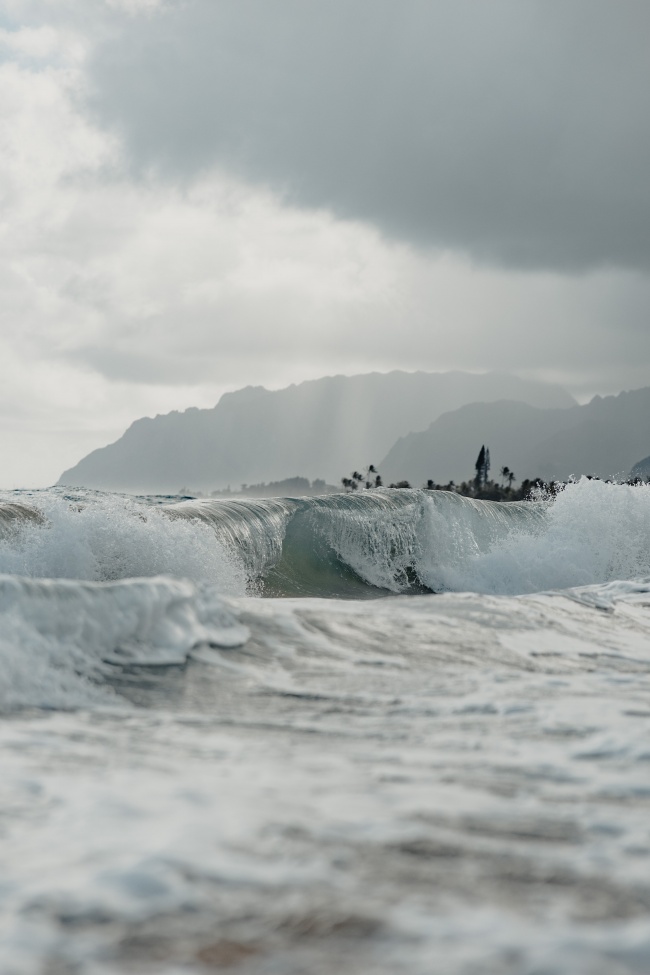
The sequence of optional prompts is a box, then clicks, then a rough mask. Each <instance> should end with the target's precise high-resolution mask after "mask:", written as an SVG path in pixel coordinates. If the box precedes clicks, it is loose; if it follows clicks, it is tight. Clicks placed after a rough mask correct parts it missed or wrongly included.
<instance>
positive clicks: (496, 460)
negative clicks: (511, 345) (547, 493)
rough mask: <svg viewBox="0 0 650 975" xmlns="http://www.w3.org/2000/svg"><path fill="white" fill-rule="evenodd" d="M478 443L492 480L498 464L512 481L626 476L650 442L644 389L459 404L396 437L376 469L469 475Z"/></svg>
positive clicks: (388, 476)
mask: <svg viewBox="0 0 650 975" xmlns="http://www.w3.org/2000/svg"><path fill="white" fill-rule="evenodd" d="M481 444H485V445H486V446H487V447H489V448H490V452H491V457H492V476H493V477H496V478H497V479H498V471H499V470H500V468H501V467H503V466H508V467H509V468H510V469H511V470H513V471H514V472H515V474H516V476H517V480H520V479H521V478H524V477H528V478H531V479H533V478H536V477H541V478H542V479H543V480H546V481H551V480H566V479H567V478H569V477H571V476H580V475H582V474H592V475H596V476H598V477H603V478H608V477H613V476H622V477H626V476H627V474H628V472H629V471H630V469H631V468H632V467H633V466H634V463H635V461H636V460H637V459H638V457H639V456H643V455H644V453H647V452H648V448H649V447H650V387H642V388H641V389H638V390H629V391H624V392H621V393H619V394H617V395H616V396H606V397H601V396H595V397H594V398H593V399H592V400H591V401H590V402H589V403H585V404H583V405H581V406H580V405H575V406H572V407H569V408H568V409H540V408H538V407H535V406H530V405H528V404H524V403H519V402H516V401H508V400H501V401H495V402H492V403H472V404H467V406H463V407H461V408H460V409H458V410H453V411H449V412H447V413H444V414H442V415H441V416H440V417H438V418H437V419H436V420H434V421H433V423H431V424H430V425H429V427H428V428H427V430H424V431H421V432H415V433H410V434H408V435H406V436H404V437H401V438H400V439H399V440H398V441H397V442H396V443H395V444H394V446H393V447H392V448H391V450H390V451H388V453H387V454H386V456H385V457H384V458H383V460H382V461H381V463H380V465H379V467H380V470H381V472H382V474H383V475H384V479H385V480H386V481H389V480H397V479H403V478H406V479H408V480H410V481H411V482H412V483H415V484H418V483H423V482H425V481H426V480H428V479H429V478H431V479H433V480H435V481H437V482H439V483H447V482H448V481H449V480H454V481H456V482H460V481H463V480H471V478H472V477H473V476H474V471H473V462H474V460H475V457H476V455H477V454H478V451H479V449H480V447H481Z"/></svg>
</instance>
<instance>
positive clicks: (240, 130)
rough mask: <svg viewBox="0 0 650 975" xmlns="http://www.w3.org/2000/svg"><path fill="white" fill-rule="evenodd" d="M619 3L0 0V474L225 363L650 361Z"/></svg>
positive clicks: (638, 376)
mask: <svg viewBox="0 0 650 975" xmlns="http://www.w3.org/2000/svg"><path fill="white" fill-rule="evenodd" d="M649 40H650V3H648V2H647V0H616V2H612V0H539V2H533V0H160V2H158V0H0V204H1V210H0V458H1V473H0V484H2V485H3V486H5V487H11V486H17V485H26V486H36V485H44V484H47V483H52V482H53V481H55V480H56V479H57V477H58V476H59V474H60V473H61V471H62V470H63V469H64V468H66V467H70V466H72V464H74V463H75V462H76V461H77V460H79V459H80V457H81V456H82V455H83V454H85V453H87V452H88V451H89V450H91V449H92V448H94V447H97V446H102V445H104V444H105V443H107V442H109V441H111V440H114V439H116V438H117V437H118V436H119V435H120V434H121V433H122V431H123V430H124V428H125V427H126V426H127V425H128V424H129V423H130V422H131V421H132V420H133V419H136V418H137V417H139V416H142V415H144V414H150V415H152V414H155V413H162V412H167V411H168V410H170V409H184V408H186V407H187V406H212V405H214V403H215V402H216V401H217V399H218V398H219V396H220V395H221V393H222V392H223V391H225V390H228V389H234V388H238V387H240V386H244V385H247V384H262V385H265V386H267V387H271V388H278V387H280V386H283V385H286V384H288V383H290V382H300V381H301V380H304V379H309V378H315V377H317V376H321V375H325V374H332V373H336V372H343V373H349V374H352V373H355V372H364V371H370V370H380V371H387V370H389V369H393V368H401V369H407V370H414V369H430V370H446V369H467V370H472V371H485V370H490V369H500V370H510V371H513V372H516V373H518V374H520V375H523V376H531V377H535V378H542V379H544V378H547V379H551V380H554V381H558V382H561V383H563V384H564V385H565V386H566V387H567V388H568V389H570V390H571V391H572V392H573V393H574V394H575V395H577V396H578V397H579V398H580V399H583V400H584V399H585V398H587V397H589V396H590V395H592V394H593V393H596V392H600V393H611V392H618V391H619V390H621V389H629V388H635V387H639V386H643V385H648V384H650V369H649V363H650V321H649V312H650V187H649V182H650V113H649V112H648V109H647V102H648V92H649V91H650V58H649V57H648V43H649Z"/></svg>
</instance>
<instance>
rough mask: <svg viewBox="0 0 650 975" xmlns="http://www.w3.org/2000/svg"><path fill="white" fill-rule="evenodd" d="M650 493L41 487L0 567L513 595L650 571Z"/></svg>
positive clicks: (8, 519)
mask: <svg viewBox="0 0 650 975" xmlns="http://www.w3.org/2000/svg"><path fill="white" fill-rule="evenodd" d="M649 540H650V488H648V487H647V486H637V487H631V486H629V485H616V484H607V483H604V482H602V481H589V480H586V479H585V480H582V481H580V482H578V483H576V484H570V485H569V486H568V487H567V488H566V490H565V491H563V492H562V493H561V494H560V495H559V496H558V497H557V498H556V499H555V500H553V501H537V502H514V503H499V502H490V501H475V500H472V499H469V498H463V497H460V496H459V495H456V494H450V493H448V492H444V491H437V492H423V491H408V490H399V491H397V490H394V491H390V490H386V491H373V492H363V493H360V494H348V495H331V496H328V497H321V498H288V499H267V500H226V501H222V500H203V499H200V500H186V501H182V502H172V501H169V500H168V499H167V500H166V501H164V502H163V503H154V501H152V500H151V499H149V500H147V499H139V500H134V499H127V498H123V497H120V496H116V495H102V494H99V493H96V492H85V493H83V494H79V495H75V496H69V495H64V494H62V493H61V492H56V491H49V492H34V493H33V494H32V495H31V496H30V497H29V498H20V499H19V500H16V499H15V497H14V498H12V499H11V500H8V501H7V502H6V503H0V572H2V573H7V574H12V575H22V576H30V577H44V576H46V577H50V578H70V579H83V580H90V581H111V580H118V579H128V578H132V577H148V576H154V575H161V574H164V575H170V576H173V577H175V578H183V579H189V580H191V581H194V582H200V583H210V584H212V585H214V586H215V587H216V588H217V589H218V590H219V591H220V592H222V593H225V594H228V595H245V594H246V593H248V594H262V595H267V596H321V597H339V598H364V597H368V598H371V597H374V596H378V595H386V594H388V593H416V592H426V591H432V592H441V591H467V590H469V591H474V592H483V593H492V594H504V595H516V594H521V593H530V592H536V591H542V590H548V589H566V588H570V587H575V586H587V585H593V584H599V583H607V582H610V581H612V580H617V579H623V580H625V579H635V578H642V577H644V576H647V575H650V544H649Z"/></svg>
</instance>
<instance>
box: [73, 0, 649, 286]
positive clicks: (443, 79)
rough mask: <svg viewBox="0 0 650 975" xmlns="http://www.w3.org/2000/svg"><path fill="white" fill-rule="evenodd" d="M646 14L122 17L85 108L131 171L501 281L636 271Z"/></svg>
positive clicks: (580, 5)
mask: <svg viewBox="0 0 650 975" xmlns="http://www.w3.org/2000/svg"><path fill="white" fill-rule="evenodd" d="M648 36H650V5H649V4H648V3H647V2H646V0H618V2H616V3H611V0H492V2H490V3H476V2H475V0H435V2H432V0H409V2H408V3H403V2H398V0H327V3H314V2H305V0H274V2H273V3H272V4H267V3H263V2H260V0H220V2H218V3H215V2H214V0H189V2H188V3H183V4H177V3H175V4H170V5H167V6H166V7H163V8H162V9H161V10H160V11H159V12H158V13H157V14H155V15H154V16H148V17H146V18H135V19H134V18H129V20H128V22H127V23H126V24H125V25H124V28H123V29H122V30H120V31H119V32H117V33H115V34H114V35H113V36H112V38H111V39H110V40H107V41H105V42H104V43H103V44H100V45H99V47H98V48H97V52H96V56H95V58H94V60H93V62H92V64H91V76H92V80H93V85H94V96H93V100H92V104H93V106H94V109H95V111H97V112H98V113H99V114H100V117H101V119H102V122H103V123H106V122H108V123H110V124H112V125H116V126H117V127H118V128H119V129H120V130H121V131H122V132H123V133H124V135H125V137H126V141H127V145H128V146H129V148H130V152H131V154H132V159H133V161H134V162H135V163H136V164H137V165H138V166H145V167H146V166H150V165H152V164H154V165H155V166H158V167H163V168H166V169H167V170H168V171H169V172H171V173H173V174H175V175H176V176H182V175H191V174H193V173H194V172H196V170H197V169H200V168H202V167H206V166H208V165H210V164H214V163H215V162H216V163H218V164H220V165H222V166H224V165H225V166H227V167H230V168H231V169H232V170H233V171H236V172H237V173H238V174H239V175H244V176H245V177H246V178H249V179H253V180H258V181H261V182H264V183H266V184H268V185H271V186H272V187H273V188H274V189H280V190H281V191H282V192H283V193H284V194H285V196H286V197H287V198H288V199H289V200H290V201H291V202H298V203H300V204H304V205H310V206H314V205H316V206H325V207H328V208H331V209H332V210H333V211H334V212H336V213H337V214H339V215H343V216H346V217H353V218H361V219H364V220H368V221H371V222H373V223H375V224H376V225H378V226H379V227H380V228H381V229H382V230H384V231H385V232H386V233H388V234H389V235H393V236H398V237H401V238H403V239H407V240H409V241H411V242H414V243H417V244H420V245H421V244H424V245H433V246H435V247H441V248H451V249H459V250H461V251H465V252H467V253H468V254H470V255H471V256H472V258H474V259H478V260H483V261H487V262H493V263H497V264H502V265H505V266H512V267H527V268H547V269H558V270H561V271H569V272H574V271H580V270H584V269H587V268H592V267H597V266H607V265H610V266H619V267H629V268H642V269H644V270H645V269H647V268H648V266H649V265H650V230H649V228H650V193H649V192H648V173H650V121H649V116H648V111H647V93H648V91H649V90H650V58H648V52H647V39H648Z"/></svg>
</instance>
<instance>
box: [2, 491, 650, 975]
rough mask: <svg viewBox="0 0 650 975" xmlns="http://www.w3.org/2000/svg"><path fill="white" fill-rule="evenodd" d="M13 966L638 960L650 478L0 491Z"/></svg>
mask: <svg viewBox="0 0 650 975" xmlns="http://www.w3.org/2000/svg"><path fill="white" fill-rule="evenodd" d="M0 759H1V762H2V766H1V775H0V829H1V831H2V833H1V835H2V844H1V846H0V973H1V975H117V973H120V975H122V973H140V972H142V973H154V972H155V973H156V975H181V973H183V975H188V973H202V972H214V971H221V970H224V971H226V970H227V971H231V970H232V971H236V972H238V973H242V975H267V973H268V975H272V973H273V975H276V973H281V975H298V973H309V975H312V973H313V975H329V973H332V972H335V971H336V972H337V973H340V975H352V973H355V975H356V973H369V975H370V973H372V975H374V973H377V975H384V973H385V975H389V973H390V975H393V973H405V975H431V973H434V972H435V973H438V972H440V973H441V975H442V973H444V975H479V973H480V975H484V973H507V975H565V973H571V975H627V973H635V975H636V973H638V975H642V973H643V975H645V973H647V972H648V971H650V923H649V922H650V486H647V485H638V486H630V485H620V484H609V483H604V482H601V481H595V480H591V481H590V480H587V479H583V480H581V481H579V482H577V483H572V484H569V485H568V486H567V488H566V489H565V490H564V491H562V492H561V493H560V494H559V495H558V496H557V497H556V498H553V499H549V498H541V497H540V499H539V500H537V501H531V502H520V503H507V504H506V503H497V502H487V501H483V502H482V501H475V500H471V499H468V498H463V497H460V496H458V495H455V494H450V493H447V492H444V491H436V492H427V491H415V490H413V491H411V490H389V489H385V490H376V491H362V492H358V493H354V494H348V495H329V496H326V497H320V498H282V499H280V498H278V499H269V500H245V499H241V500H234V499H233V500H208V499H194V500H193V499H182V500H180V499H176V498H169V497H138V498H135V497H125V496H121V495H115V494H103V493H100V492H93V491H86V490H77V491H70V490H66V489H63V488H54V489H49V490H42V491H13V492H3V493H0Z"/></svg>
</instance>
